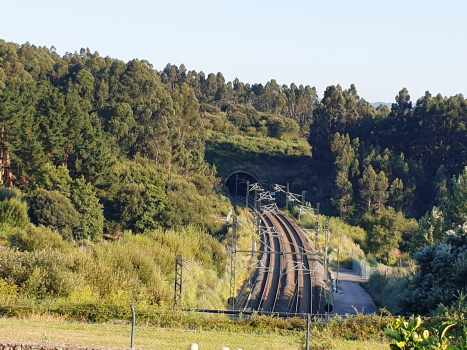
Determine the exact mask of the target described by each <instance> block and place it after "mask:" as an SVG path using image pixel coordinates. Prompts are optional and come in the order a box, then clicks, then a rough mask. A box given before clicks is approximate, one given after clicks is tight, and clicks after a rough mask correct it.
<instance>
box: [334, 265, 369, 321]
mask: <svg viewBox="0 0 467 350" xmlns="http://www.w3.org/2000/svg"><path fill="white" fill-rule="evenodd" d="M336 272H337V271H336V270H334V276H336V275H337V273H336ZM358 282H368V280H367V279H364V278H362V277H360V275H358V274H357V273H355V272H354V271H352V270H346V269H340V270H339V283H338V288H337V293H333V297H334V312H335V313H336V314H338V315H346V314H350V315H356V314H357V312H356V310H355V309H357V310H358V312H363V313H365V314H372V313H375V312H376V311H377V309H376V306H375V304H374V303H373V300H372V299H371V297H370V295H369V294H368V293H367V292H365V290H364V289H363V288H362V287H361V286H360V285H359V284H358Z"/></svg>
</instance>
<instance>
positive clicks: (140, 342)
mask: <svg viewBox="0 0 467 350" xmlns="http://www.w3.org/2000/svg"><path fill="white" fill-rule="evenodd" d="M130 334H131V325H129V324H116V323H104V324H102V323H99V324H92V323H80V322H69V321H65V320H62V319H60V318H57V317H48V316H41V317H39V316H33V317H30V318H28V319H17V318H1V319H0V340H6V341H18V342H37V343H41V342H48V343H54V344H80V345H100V346H112V347H120V348H128V347H130ZM299 338H300V337H297V336H291V335H281V334H280V333H269V334H261V335H259V334H248V333H232V332H225V331H209V332H208V331H199V330H196V331H190V330H185V329H175V328H170V329H169V328H159V327H152V326H147V325H137V327H136V334H135V348H144V349H160V350H172V349H174V350H175V349H187V347H188V345H189V344H190V343H197V344H198V345H199V348H200V350H205V349H206V350H207V349H212V350H217V349H219V348H220V347H221V346H228V347H229V348H230V349H244V350H259V349H274V350H276V349H277V350H279V349H290V350H293V349H299V348H300V339H299ZM302 340H303V339H302ZM334 345H335V347H334V349H345V350H366V349H370V350H371V349H375V350H379V349H381V350H382V349H388V348H389V347H388V345H387V344H377V343H363V342H349V341H335V343H334Z"/></svg>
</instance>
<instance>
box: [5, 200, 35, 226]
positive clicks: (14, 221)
mask: <svg viewBox="0 0 467 350" xmlns="http://www.w3.org/2000/svg"><path fill="white" fill-rule="evenodd" d="M28 223H29V216H28V205H27V203H26V202H24V201H22V200H21V199H19V198H16V197H10V198H7V199H4V200H3V201H1V202H0V232H1V231H4V230H7V229H8V228H13V227H18V228H24V227H26V226H27V224H28Z"/></svg>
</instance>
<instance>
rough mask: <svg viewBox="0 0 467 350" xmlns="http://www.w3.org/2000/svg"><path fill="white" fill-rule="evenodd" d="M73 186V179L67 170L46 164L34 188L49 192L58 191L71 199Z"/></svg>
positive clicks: (39, 173)
mask: <svg viewBox="0 0 467 350" xmlns="http://www.w3.org/2000/svg"><path fill="white" fill-rule="evenodd" d="M71 184H72V179H71V177H70V173H69V171H68V169H67V168H65V167H63V166H59V167H55V166H54V165H53V164H51V163H46V164H44V165H43V166H42V168H41V169H40V170H39V172H38V174H37V179H36V181H35V182H34V187H35V188H42V189H45V190H47V191H57V192H60V193H61V194H63V195H64V196H65V197H67V198H70V195H71Z"/></svg>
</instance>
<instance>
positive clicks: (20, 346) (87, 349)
mask: <svg viewBox="0 0 467 350" xmlns="http://www.w3.org/2000/svg"><path fill="white" fill-rule="evenodd" d="M0 350H122V348H111V347H107V346H86V345H70V344H49V343H17V342H10V341H2V340H0ZM132 350H139V349H132Z"/></svg>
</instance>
